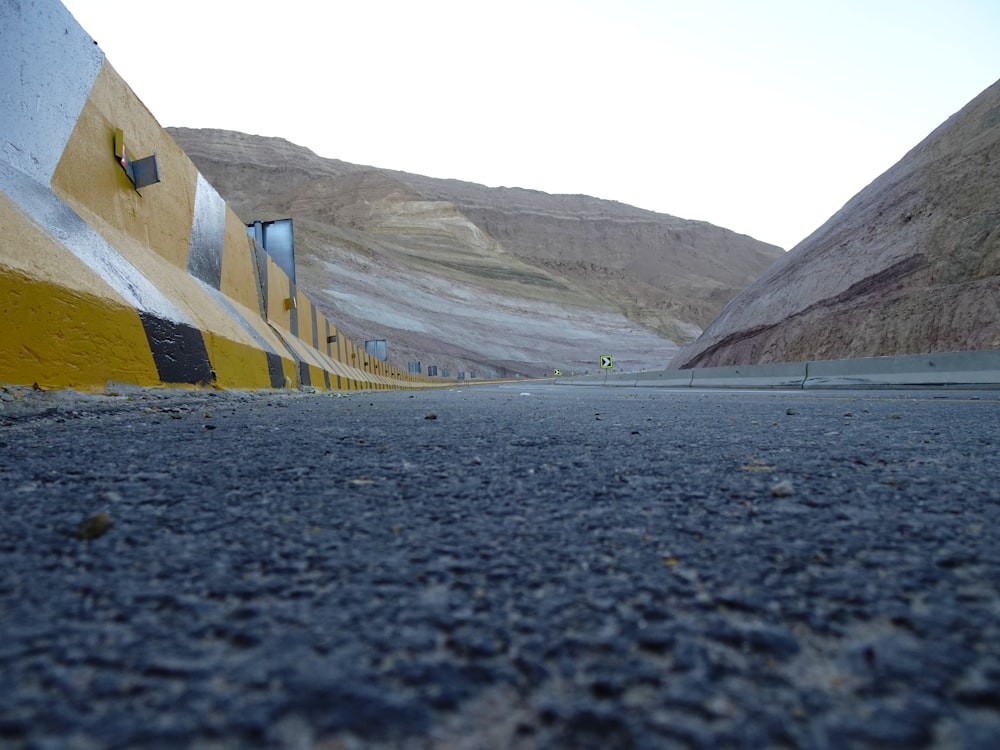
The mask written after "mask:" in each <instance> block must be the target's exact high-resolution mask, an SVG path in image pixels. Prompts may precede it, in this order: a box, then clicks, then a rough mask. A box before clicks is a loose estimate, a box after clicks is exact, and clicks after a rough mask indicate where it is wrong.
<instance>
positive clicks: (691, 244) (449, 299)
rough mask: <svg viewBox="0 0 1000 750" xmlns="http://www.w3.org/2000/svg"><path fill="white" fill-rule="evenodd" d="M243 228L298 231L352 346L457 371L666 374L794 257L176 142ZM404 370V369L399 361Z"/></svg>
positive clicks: (196, 140) (649, 224) (572, 207)
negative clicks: (375, 346) (373, 341)
mask: <svg viewBox="0 0 1000 750" xmlns="http://www.w3.org/2000/svg"><path fill="white" fill-rule="evenodd" d="M168 132H169V133H170V134H171V135H172V136H173V137H174V139H175V140H176V141H177V142H178V143H179V144H180V146H181V147H182V148H183V149H184V151H185V152H186V153H187V154H188V156H190V157H191V159H192V160H193V161H194V162H195V164H196V165H197V167H198V169H199V170H200V171H201V172H202V174H204V176H205V177H206V178H207V179H208V180H209V182H211V183H212V185H213V186H214V187H215V188H216V189H217V190H218V191H219V192H220V194H221V195H222V196H223V198H224V199H225V200H226V201H227V203H229V205H230V206H231V207H232V208H233V209H234V210H235V211H236V212H237V214H239V215H240V217H241V218H242V219H243V220H244V221H251V220H253V219H273V218H285V217H291V218H292V219H294V221H295V231H296V255H297V266H298V274H297V275H298V281H299V285H300V287H302V288H303V289H304V290H305V291H306V292H307V293H308V294H309V295H310V297H312V298H313V299H314V300H315V301H316V303H317V304H318V305H319V306H320V307H321V309H323V310H324V312H326V313H327V314H328V315H329V316H330V318H331V320H332V321H334V322H335V323H337V324H338V325H340V326H342V327H343V328H344V329H345V331H346V332H347V333H348V334H350V335H352V336H353V337H356V338H360V339H365V338H386V339H387V340H388V341H389V349H390V353H395V355H396V356H397V357H398V358H410V357H415V356H421V355H425V356H426V355H432V356H434V357H435V361H436V362H439V363H443V364H444V366H451V367H452V368H454V369H479V370H480V371H488V370H490V369H497V370H502V371H509V372H521V373H525V374H542V373H544V372H546V371H549V370H550V369H552V368H555V367H563V368H566V369H575V370H580V369H586V368H587V367H589V366H594V367H596V363H597V360H598V359H599V357H600V355H602V354H609V353H610V354H615V355H616V361H617V363H618V364H620V365H621V366H622V367H626V368H629V369H647V368H662V367H663V366H665V364H666V363H667V361H668V360H669V359H670V358H671V357H672V356H673V354H674V352H675V351H676V350H677V345H678V344H680V343H684V342H686V341H690V340H692V339H693V338H695V337H696V336H697V335H698V334H699V333H700V332H701V329H702V328H703V327H704V326H705V325H707V324H708V323H709V322H710V321H711V320H712V319H713V318H714V317H715V316H716V315H717V313H718V312H719V311H720V310H721V309H722V307H723V306H724V305H725V303H726V302H728V300H729V299H731V298H732V297H733V296H734V295H735V294H736V293H737V291H738V290H739V289H741V288H742V287H744V286H745V285H747V284H748V283H750V282H751V281H753V280H754V279H755V278H757V277H758V276H759V275H760V274H761V273H762V272H763V271H764V270H765V269H766V268H767V267H768V266H770V264H771V263H772V262H774V260H775V259H777V258H778V257H780V256H781V255H782V251H781V249H780V248H777V247H775V246H773V245H768V244H766V243H763V242H759V241H757V240H754V239H752V238H750V237H747V236H745V235H740V234H737V233H735V232H732V231H730V230H727V229H722V228H720V227H715V226H713V225H711V224H708V223H706V222H700V221H690V220H685V219H680V218H677V217H674V216H668V215H665V214H658V213H655V212H652V211H645V210H643V209H639V208H634V207H632V206H627V205H625V204H622V203H616V202H614V201H607V200H601V199H597V198H591V197H588V196H582V195H550V194H547V193H543V192H539V191H533V190H528V189H523V188H489V187H485V186H482V185H476V184H473V183H468V182H462V181H459V180H445V179H436V178H430V177H423V176H420V175H413V174H408V173H405V172H398V171H393V170H387V169H378V168H374V167H367V166H361V165H354V164H349V163H346V162H342V161H339V160H336V159H327V158H323V157H320V156H317V155H316V154H314V153H313V152H312V151H310V150H309V149H306V148H303V147H301V146H297V145H295V144H292V143H290V142H288V141H286V140H284V139H280V138H265V137H260V136H252V135H247V134H243V133H236V132H233V131H222V130H199V129H188V128H168ZM390 359H392V357H390Z"/></svg>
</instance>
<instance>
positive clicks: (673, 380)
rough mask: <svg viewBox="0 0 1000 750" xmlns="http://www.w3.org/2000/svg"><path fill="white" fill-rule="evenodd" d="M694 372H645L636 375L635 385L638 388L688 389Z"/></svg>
mask: <svg viewBox="0 0 1000 750" xmlns="http://www.w3.org/2000/svg"><path fill="white" fill-rule="evenodd" d="M693 375H694V370H646V371H644V372H639V373H636V378H635V384H636V385H637V386H640V387H646V386H653V387H656V388H690V387H691V378H692V377H693Z"/></svg>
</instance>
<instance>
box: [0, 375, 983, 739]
mask: <svg viewBox="0 0 1000 750" xmlns="http://www.w3.org/2000/svg"><path fill="white" fill-rule="evenodd" d="M3 397H4V399H5V400H4V401H2V402H0V493H2V500H0V508H2V513H3V518H2V523H0V674H2V675H3V688H2V691H0V748H22V747H24V748H53V749H54V748H60V749H62V748H71V749H72V748H76V749H80V750H90V749H91V748H154V749H158V748H164V749H166V748H170V749H171V750H173V749H175V748H183V747H191V748H206V749H207V748H213V749H214V748H240V747H273V748H325V749H327V750H334V749H344V750H347V749H350V748H369V747H371V748H395V747H399V748H442V749H445V748H447V749H469V750H472V749H474V748H504V749H506V748H602V750H603V749H605V748H632V747H635V748H657V749H659V748H753V749H757V748H830V749H831V750H832V749H834V748H836V749H838V750H839V749H840V748H920V747H932V748H981V749H982V750H994V749H995V748H996V747H997V741H998V738H1000V589H998V586H1000V583H998V582H1000V460H998V454H1000V450H998V449H1000V401H998V399H997V395H996V393H988V392H984V393H981V394H974V393H946V394H935V393H925V392H920V393H917V392H910V393H887V392H871V391H870V392H865V393H860V392H857V393H843V392H838V393H825V394H824V393H809V394H805V393H802V392H780V393H774V392H771V393H736V392H729V393H721V392H711V393H706V392H697V391H690V390H686V391H668V390H664V389H649V390H642V389H607V390H605V389H598V388H589V387H569V386H552V385H548V386H547V385H540V384H534V383H521V384H516V385H508V386H503V387H499V386H497V385H489V386H486V385H482V386H477V387H472V388H464V389H444V390H438V391H420V392H416V393H407V392H399V391H396V392H379V393H374V394H352V395H349V396H345V397H335V396H333V395H330V394H300V393H277V394H245V393H233V392H224V393H223V392H215V391H170V390H167V391H162V390H157V391H141V392H136V393H132V394H131V395H119V396H81V395H79V394H66V393H46V392H32V391H29V392H27V393H13V392H11V391H9V390H8V391H5V392H4V393H3Z"/></svg>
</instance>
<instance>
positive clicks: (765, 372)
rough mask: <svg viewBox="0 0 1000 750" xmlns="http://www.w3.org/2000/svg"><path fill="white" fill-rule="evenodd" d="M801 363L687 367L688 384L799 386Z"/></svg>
mask: <svg viewBox="0 0 1000 750" xmlns="http://www.w3.org/2000/svg"><path fill="white" fill-rule="evenodd" d="M805 377H806V365H805V363H804V362H803V363H792V364H779V365H755V366H753V367H743V366H740V367H703V368H694V369H692V370H691V387H692V388H801V387H802V381H803V380H805Z"/></svg>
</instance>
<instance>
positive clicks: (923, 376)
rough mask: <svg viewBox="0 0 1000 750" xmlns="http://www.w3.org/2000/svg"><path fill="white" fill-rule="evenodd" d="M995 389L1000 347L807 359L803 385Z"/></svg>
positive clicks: (999, 380)
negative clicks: (820, 359) (881, 355)
mask: <svg viewBox="0 0 1000 750" xmlns="http://www.w3.org/2000/svg"><path fill="white" fill-rule="evenodd" d="M924 386H927V387H956V388H959V387H961V388H966V387H969V388H972V387H975V388H996V387H1000V350H987V351H980V352H940V353H936V354H910V355H904V356H898V357H870V358H864V359H846V360H827V361H821V362H810V363H809V364H808V368H807V374H806V378H805V380H804V381H803V384H802V387H803V388H899V387H906V388H919V387H924Z"/></svg>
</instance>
